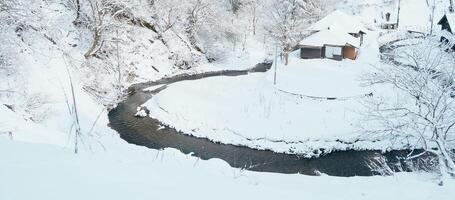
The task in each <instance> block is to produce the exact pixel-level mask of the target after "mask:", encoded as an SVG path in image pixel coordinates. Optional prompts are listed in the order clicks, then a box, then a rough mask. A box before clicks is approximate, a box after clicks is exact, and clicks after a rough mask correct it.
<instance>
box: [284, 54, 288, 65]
mask: <svg viewBox="0 0 455 200" xmlns="http://www.w3.org/2000/svg"><path fill="white" fill-rule="evenodd" d="M283 54H284V65H286V66H287V65H288V63H289V52H284V53H283Z"/></svg>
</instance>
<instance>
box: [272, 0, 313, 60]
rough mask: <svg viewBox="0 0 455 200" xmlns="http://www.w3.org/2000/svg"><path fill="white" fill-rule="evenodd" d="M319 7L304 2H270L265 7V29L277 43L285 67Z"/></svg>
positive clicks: (301, 0)
mask: <svg viewBox="0 0 455 200" xmlns="http://www.w3.org/2000/svg"><path fill="white" fill-rule="evenodd" d="M319 5H320V4H319V3H317V1H306V0H270V2H268V4H267V5H266V10H267V12H266V18H267V19H266V22H267V23H265V24H264V25H265V29H266V30H267V32H268V33H269V34H270V35H271V36H272V37H273V38H275V40H276V41H278V42H279V44H280V47H281V51H282V54H283V56H284V59H285V64H286V65H287V64H288V57H289V53H290V52H291V51H292V49H293V48H294V47H295V46H296V45H297V43H298V42H299V41H300V40H302V39H303V38H304V37H305V36H306V34H305V28H306V27H307V26H308V25H309V22H310V21H312V19H314V18H315V17H317V16H316V15H317V14H318V13H320V10H321V9H322V8H321V7H318V6H319Z"/></svg>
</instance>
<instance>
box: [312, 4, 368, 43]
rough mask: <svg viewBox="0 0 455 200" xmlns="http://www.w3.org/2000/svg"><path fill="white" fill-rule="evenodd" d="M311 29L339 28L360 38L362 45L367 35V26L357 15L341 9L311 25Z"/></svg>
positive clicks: (338, 29)
mask: <svg viewBox="0 0 455 200" xmlns="http://www.w3.org/2000/svg"><path fill="white" fill-rule="evenodd" d="M307 30H309V31H323V30H337V31H342V32H345V33H348V34H350V35H351V36H353V37H355V38H357V39H358V40H359V45H360V46H361V45H362V44H363V41H364V36H365V35H366V32H367V30H366V28H365V26H364V25H363V24H362V22H360V21H359V20H358V19H357V18H356V17H354V16H352V15H348V14H346V13H344V12H341V11H339V10H336V11H333V12H332V13H330V14H329V15H327V16H325V17H324V18H322V19H321V20H319V21H318V22H316V23H314V24H313V25H311V26H310V27H309V28H308V29H307Z"/></svg>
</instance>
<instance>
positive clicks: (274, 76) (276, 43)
mask: <svg viewBox="0 0 455 200" xmlns="http://www.w3.org/2000/svg"><path fill="white" fill-rule="evenodd" d="M277 58H278V42H275V61H274V64H275V69H274V71H275V72H274V75H273V85H276V68H277V62H278V59H277Z"/></svg>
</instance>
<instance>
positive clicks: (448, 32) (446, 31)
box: [438, 13, 455, 50]
mask: <svg viewBox="0 0 455 200" xmlns="http://www.w3.org/2000/svg"><path fill="white" fill-rule="evenodd" d="M438 25H441V42H444V43H450V44H452V45H453V46H452V49H453V50H455V44H454V43H455V41H453V40H454V38H455V35H454V31H455V13H448V14H445V15H444V16H443V17H442V18H441V20H439V22H438Z"/></svg>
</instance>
